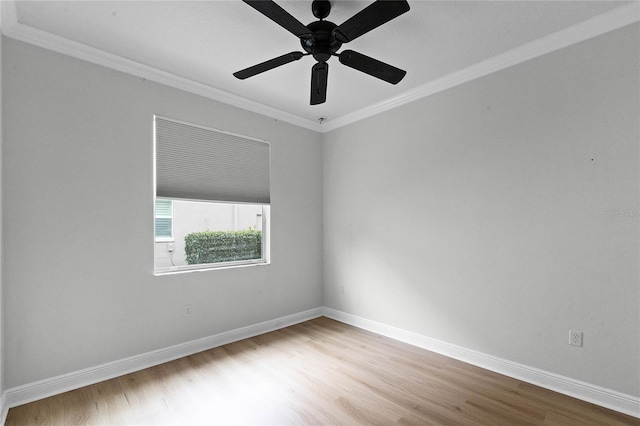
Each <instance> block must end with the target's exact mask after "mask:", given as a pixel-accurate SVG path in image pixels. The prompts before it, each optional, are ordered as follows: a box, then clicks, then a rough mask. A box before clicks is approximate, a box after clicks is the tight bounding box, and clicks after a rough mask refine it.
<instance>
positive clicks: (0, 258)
mask: <svg viewBox="0 0 640 426" xmlns="http://www.w3.org/2000/svg"><path fill="white" fill-rule="evenodd" d="M3 45H4V37H2V35H1V34H0V419H1V418H2V415H3V412H2V410H3V409H4V400H3V397H4V390H5V386H4V304H3V299H2V296H3V292H4V290H3V288H4V280H3V268H2V265H3V263H4V252H3V250H2V247H3V245H4V242H3V241H4V240H3V238H2V218H3V213H2V212H3V209H2V207H3V201H2V200H3V198H4V197H3V192H4V190H3V185H2V175H3V171H2V141H3V128H2V103H3V101H2V94H3V90H2V64H3V63H4V61H3V59H2V54H3V52H4V48H3Z"/></svg>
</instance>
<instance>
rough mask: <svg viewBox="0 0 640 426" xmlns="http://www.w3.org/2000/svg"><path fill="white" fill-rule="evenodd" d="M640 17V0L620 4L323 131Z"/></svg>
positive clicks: (326, 128)
mask: <svg viewBox="0 0 640 426" xmlns="http://www.w3.org/2000/svg"><path fill="white" fill-rule="evenodd" d="M638 21H640V2H638V1H634V2H633V3H630V4H627V5H624V6H620V7H617V8H615V9H612V10H610V11H608V12H605V13H603V14H601V15H597V16H594V17H593V18H590V19H587V20H585V21H582V22H580V23H578V24H576V25H573V26H571V27H568V28H565V29H563V30H560V31H558V32H555V33H552V34H549V35H547V36H545V37H542V38H539V39H537V40H534V41H531V42H529V43H526V44H523V45H522V46H519V47H516V48H515V49H512V50H509V51H507V52H504V53H501V54H499V55H496V56H493V57H491V58H489V59H486V60H484V61H481V62H478V63H477V64H474V65H472V66H470V67H467V68H463V69H461V70H459V71H456V72H453V73H451V74H448V75H445V76H444V77H441V78H439V79H436V80H433V81H431V82H429V83H427V84H424V85H422V86H419V87H417V88H415V89H413V90H410V91H407V92H405V93H402V94H400V95H398V96H396V97H393V98H390V99H387V100H386V101H383V102H380V103H377V104H374V105H371V106H368V107H366V108H363V109H360V110H358V111H355V112H352V113H350V114H346V115H343V116H342V117H337V118H335V119H333V120H328V121H327V122H326V124H323V125H322V131H323V132H328V131H330V130H334V129H337V128H339V127H342V126H346V125H347V124H351V123H355V122H356V121H360V120H364V119H365V118H369V117H372V116H374V115H376V114H380V113H382V112H385V111H388V110H390V109H393V108H397V107H399V106H402V105H405V104H408V103H411V102H413V101H416V100H418V99H422V98H425V97H428V96H431V95H434V94H436V93H438V92H442V91H444V90H447V89H451V88H453V87H456V86H459V85H461V84H464V83H467V82H469V81H472V80H475V79H478V78H481V77H484V76H487V75H489V74H493V73H495V72H498V71H501V70H503V69H506V68H509V67H512V66H514V65H518V64H520V63H522V62H526V61H528V60H531V59H534V58H537V57H539V56H542V55H546V54H547V53H551V52H555V51H556V50H560V49H563V48H565V47H568V46H571V45H573V44H577V43H579V42H581V41H585V40H588V39H590V38H593V37H597V36H599V35H602V34H605V33H607V32H610V31H613V30H617V29H619V28H622V27H624V26H626V25H629V24H632V23H634V22H638Z"/></svg>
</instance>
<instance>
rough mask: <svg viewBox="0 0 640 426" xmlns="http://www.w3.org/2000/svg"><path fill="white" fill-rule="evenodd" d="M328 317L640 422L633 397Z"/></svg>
mask: <svg viewBox="0 0 640 426" xmlns="http://www.w3.org/2000/svg"><path fill="white" fill-rule="evenodd" d="M324 316H326V317H328V318H332V319H335V320H337V321H340V322H343V323H345V324H349V325H353V326H355V327H358V328H362V329H364V330H368V331H372V332H374V333H377V334H380V335H382V336H386V337H390V338H392V339H395V340H399V341H401V342H404V343H408V344H410V345H413V346H417V347H420V348H423V349H427V350H430V351H432V352H436V353H439V354H442V355H445V356H448V357H450V358H454V359H457V360H460V361H463V362H466V363H468V364H472V365H476V366H478V367H481V368H484V369H487V370H490V371H494V372H496V373H499V374H503V375H505V376H509V377H513V378H515V379H518V380H522V381H523V382H527V383H531V384H534V385H537V386H540V387H543V388H546V389H549V390H552V391H555V392H559V393H562V394H564V395H569V396H572V397H574V398H577V399H581V400H583V401H587V402H591V403H593V404H596V405H600V406H602V407H606V408H609V409H611V410H615V411H618V412H621V413H624V414H628V415H630V416H634V417H638V418H640V398H637V397H634V396H631V395H626V394H623V393H620V392H616V391H614V390H611V389H605V388H602V387H599V386H596V385H592V384H590V383H585V382H581V381H579V380H575V379H572V378H569V377H565V376H561V375H559V374H554V373H550V372H548V371H543V370H539V369H537V368H533V367H529V366H526V365H522V364H518V363H516V362H513V361H508V360H505V359H501V358H497V357H494V356H491V355H487V354H485V353H482V352H477V351H474V350H470V349H466V348H463V347H460V346H456V345H452V344H451V343H447V342H443V341H441V340H437V339H432V338H430V337H427V336H423V335H420V334H417V333H412V332H410V331H405V330H402V329H399V328H396V327H392V326H389V325H386V324H382V323H379V322H376V321H371V320H368V319H365V318H361V317H358V316H355V315H351V314H347V313H345V312H341V311H337V310H335V309H332V308H324Z"/></svg>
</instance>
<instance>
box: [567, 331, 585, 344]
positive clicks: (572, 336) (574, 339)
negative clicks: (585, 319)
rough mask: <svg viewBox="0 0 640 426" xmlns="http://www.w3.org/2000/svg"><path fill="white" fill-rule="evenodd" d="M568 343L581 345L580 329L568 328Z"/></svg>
mask: <svg viewBox="0 0 640 426" xmlns="http://www.w3.org/2000/svg"><path fill="white" fill-rule="evenodd" d="M569 344H570V345H571V346H578V347H582V331H576V330H569Z"/></svg>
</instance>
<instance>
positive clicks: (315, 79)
mask: <svg viewBox="0 0 640 426" xmlns="http://www.w3.org/2000/svg"><path fill="white" fill-rule="evenodd" d="M328 77H329V64H327V63H326V62H318V63H317V64H315V65H314V66H313V68H312V69H311V105H318V104H322V103H324V102H325V101H326V100H327V78H328Z"/></svg>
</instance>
